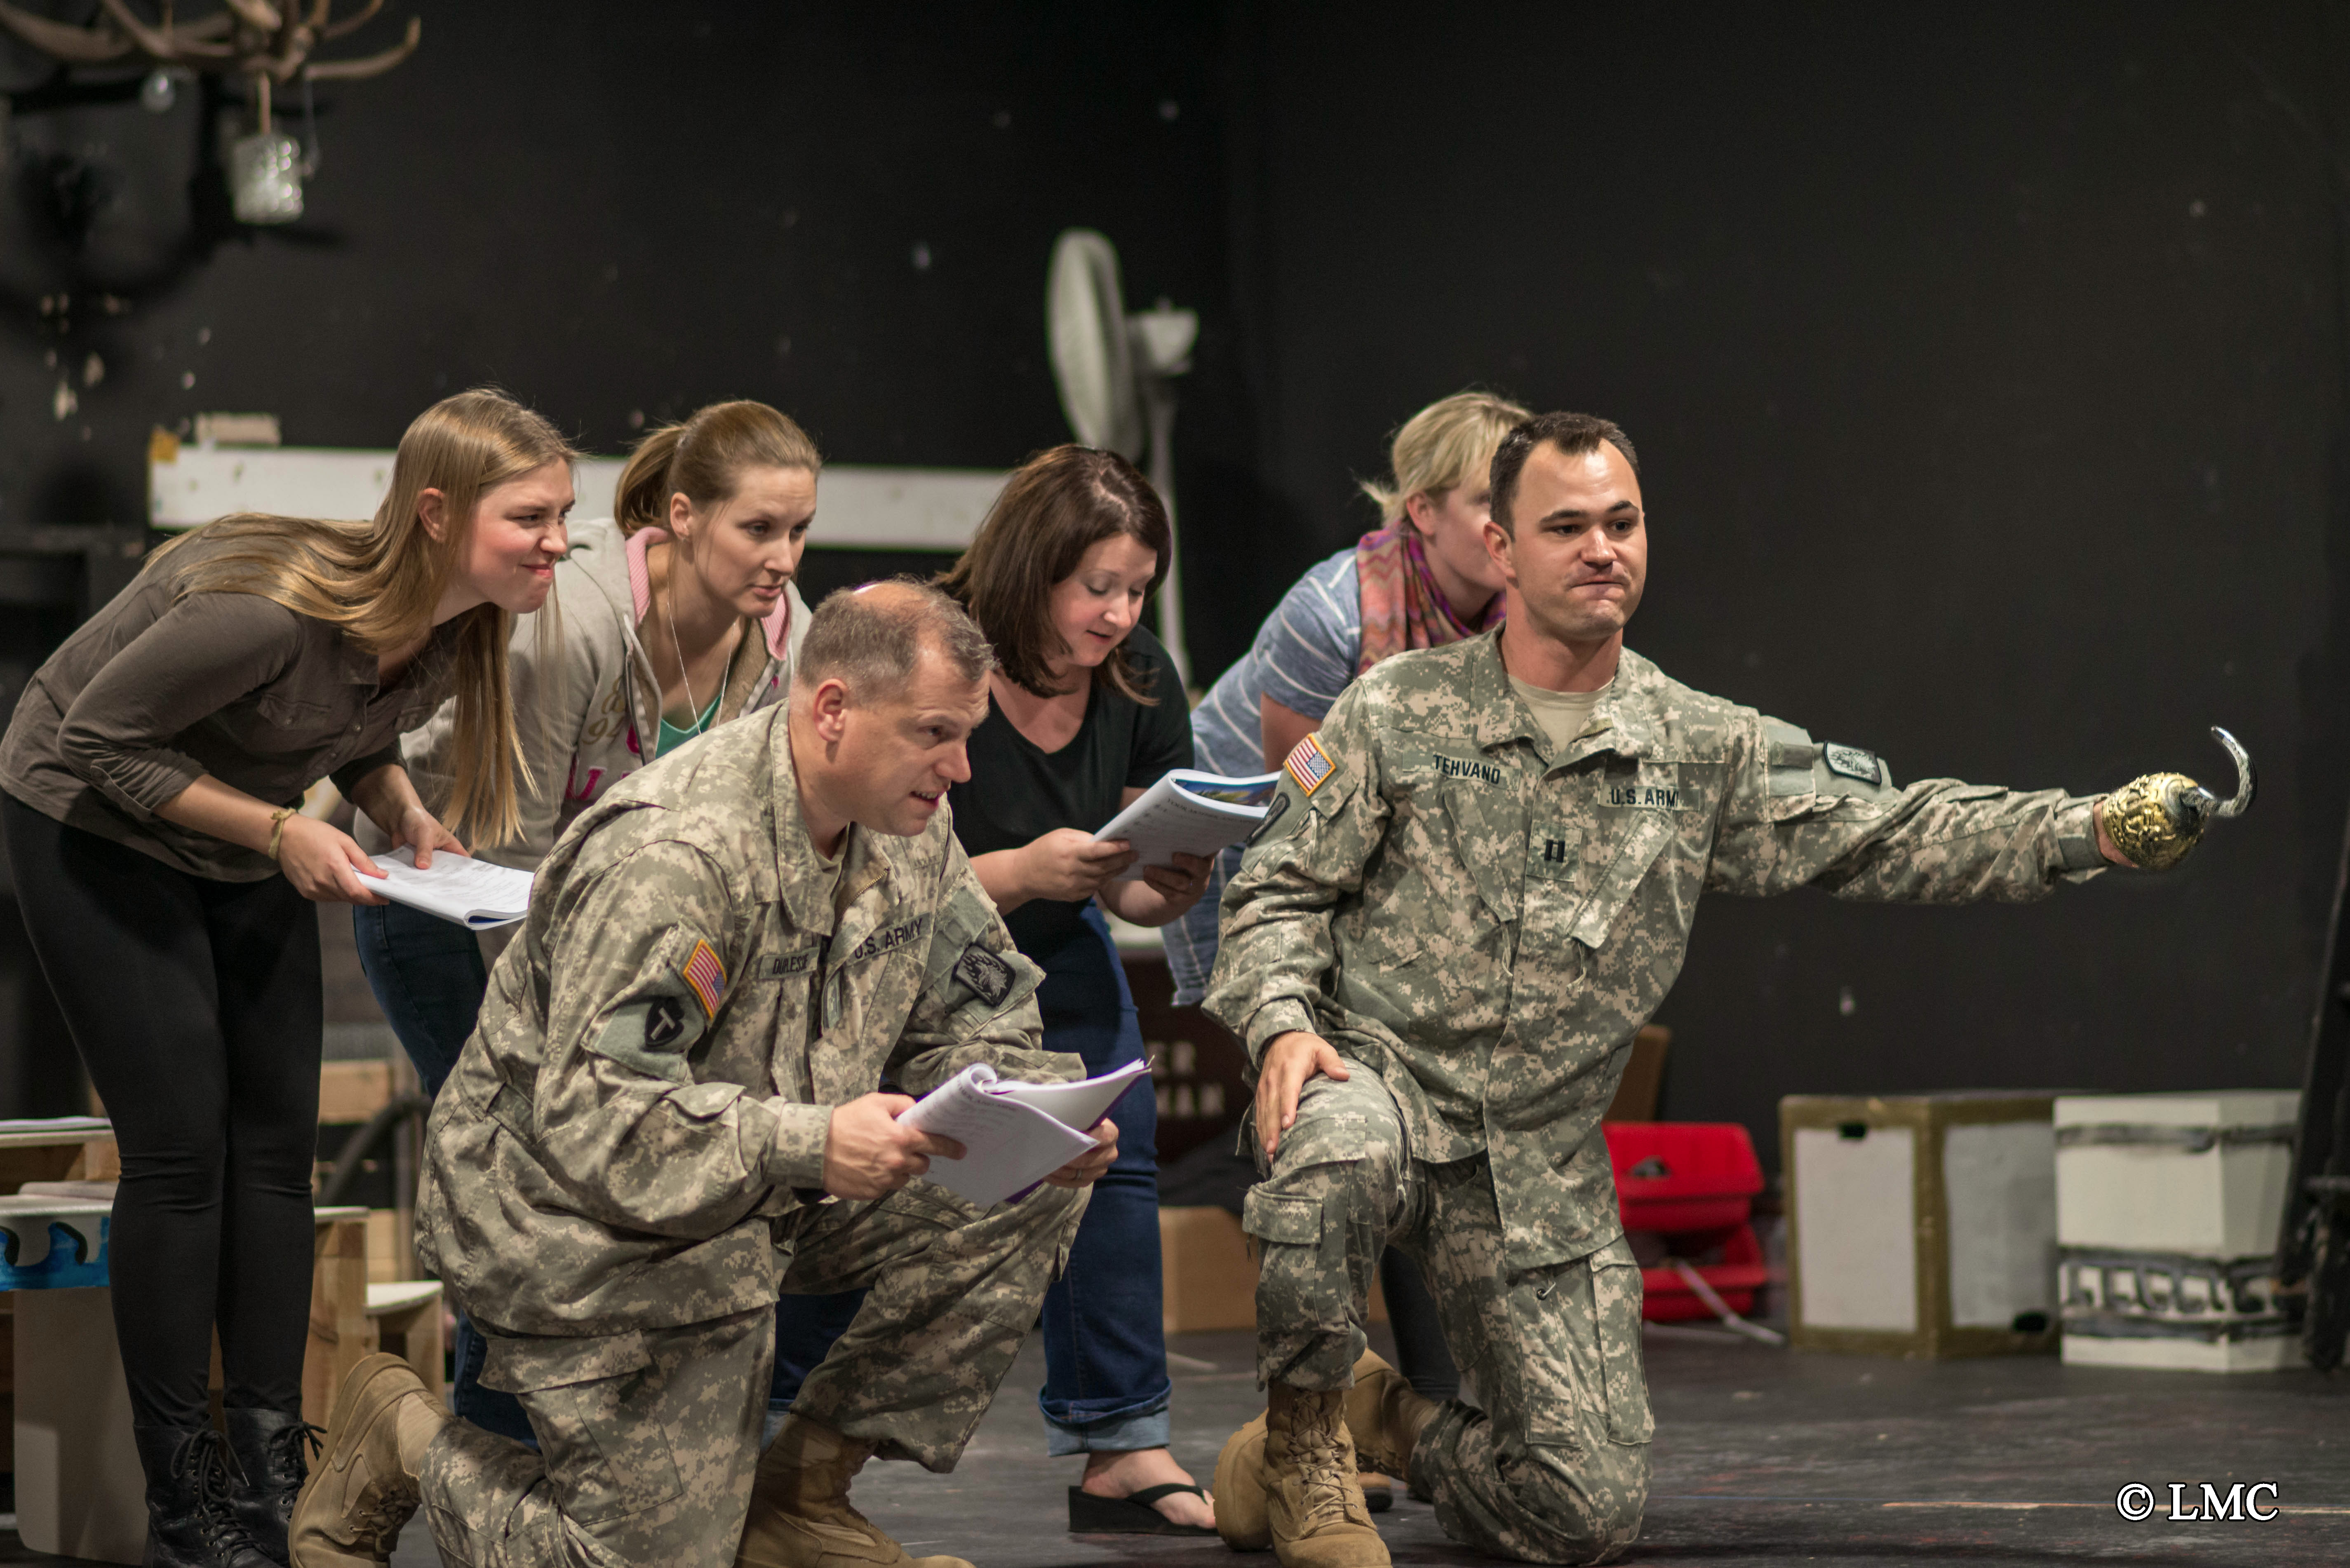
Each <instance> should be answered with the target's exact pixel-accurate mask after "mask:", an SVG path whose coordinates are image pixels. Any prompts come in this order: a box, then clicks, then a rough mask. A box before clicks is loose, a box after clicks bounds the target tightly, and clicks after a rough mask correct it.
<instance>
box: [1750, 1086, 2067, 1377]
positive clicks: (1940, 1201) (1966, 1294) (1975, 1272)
mask: <svg viewBox="0 0 2350 1568" xmlns="http://www.w3.org/2000/svg"><path fill="white" fill-rule="evenodd" d="M2051 1100H2052V1096H2050V1095H2049V1094H2048V1093H2046V1092H2044V1091H2040V1092H2033V1091H2022V1092H2010V1091H1999V1090H1988V1091H1976V1092H1962V1093H1953V1094H1939V1095H1894V1096H1873V1097H1867V1098H1846V1097H1829V1096H1807V1095H1793V1096H1788V1097H1787V1098H1785V1099H1783V1100H1781V1101H1780V1102H1779V1121H1780V1128H1781V1147H1782V1150H1783V1158H1785V1160H1786V1162H1787V1189H1788V1210H1789V1215H1788V1218H1789V1234H1790V1242H1789V1252H1790V1262H1791V1263H1792V1281H1791V1282H1792V1284H1793V1287H1794V1288H1793V1298H1794V1314H1793V1329H1794V1335H1793V1337H1794V1344H1795V1346H1796V1348H1798V1349H1804V1350H1840V1351H1862V1352H1867V1353H1872V1354H1877V1355H1903V1356H1929V1357H1940V1356H1951V1355H1999V1354H2005V1353H2012V1352H2016V1351H2030V1350H2046V1349H2050V1348H2053V1346H2054V1338H2055V1333H2056V1324H2055V1317H2056V1309H2057V1293H2056V1171H2055V1145H2054V1130H2053V1127H2052V1125H2051V1123H2050V1120H2049V1112H2050V1103H2051Z"/></svg>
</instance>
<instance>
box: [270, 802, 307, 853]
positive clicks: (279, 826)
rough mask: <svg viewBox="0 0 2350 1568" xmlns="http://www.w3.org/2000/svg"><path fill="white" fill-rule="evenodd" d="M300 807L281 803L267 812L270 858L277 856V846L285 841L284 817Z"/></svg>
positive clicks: (293, 813)
mask: <svg viewBox="0 0 2350 1568" xmlns="http://www.w3.org/2000/svg"><path fill="white" fill-rule="evenodd" d="M301 809H302V808H301V807H300V806H298V805H281V806H279V807H278V808H277V809H276V811H273V812H271V813H270V814H269V857H270V858H271V859H272V860H275V859H276V858H277V851H278V848H279V846H281V845H283V844H284V843H285V841H286V818H287V817H289V816H292V815H295V814H296V812H298V811H300V810H301Z"/></svg>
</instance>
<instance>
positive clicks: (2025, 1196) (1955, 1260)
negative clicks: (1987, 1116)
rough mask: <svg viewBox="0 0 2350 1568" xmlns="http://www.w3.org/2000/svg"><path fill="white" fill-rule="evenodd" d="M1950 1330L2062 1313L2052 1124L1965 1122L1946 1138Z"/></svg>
mask: <svg viewBox="0 0 2350 1568" xmlns="http://www.w3.org/2000/svg"><path fill="white" fill-rule="evenodd" d="M1942 1192H1943V1196H1944V1199H1945V1201H1946V1202H1947V1203H1948V1205H1949V1207H1950V1324H1951V1326H1952V1327H1954V1328H2001V1329H2003V1328H2010V1327H2012V1326H2013V1324H2014V1322H2015V1319H2016V1317H2017V1315H2018V1314H2022V1313H2028V1312H2038V1313H2046V1314H2049V1315H2050V1316H2051V1317H2052V1318H2053V1317H2054V1314H2055V1311H2056V1133H2055V1129H2054V1127H2051V1126H2050V1125H2049V1124H2048V1123H2046V1122H1986V1123H1960V1124H1959V1125H1957V1126H1954V1127H1950V1128H1949V1129H1948V1130H1947V1131H1946V1132H1944V1134H1943V1135H1942Z"/></svg>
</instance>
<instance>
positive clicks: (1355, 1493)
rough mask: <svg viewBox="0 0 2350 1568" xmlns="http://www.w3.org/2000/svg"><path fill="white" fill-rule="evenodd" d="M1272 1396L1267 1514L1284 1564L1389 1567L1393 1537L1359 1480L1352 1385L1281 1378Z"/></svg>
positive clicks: (1287, 1567) (1267, 1427)
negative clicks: (1350, 1411) (1376, 1518)
mask: <svg viewBox="0 0 2350 1568" xmlns="http://www.w3.org/2000/svg"><path fill="white" fill-rule="evenodd" d="M1269 1395H1270V1397H1269V1399H1268V1401H1267V1404H1266V1407H1265V1412H1264V1478H1265V1489H1264V1501H1265V1515H1266V1519H1267V1521H1268V1522H1269V1523H1270V1524H1271V1525H1272V1527H1273V1550H1274V1555H1275V1556H1277V1557H1278V1558H1280V1559H1281V1568H1388V1549H1387V1544H1386V1543H1385V1542H1382V1541H1380V1539H1379V1532H1378V1526H1377V1525H1374V1524H1373V1523H1372V1522H1371V1515H1370V1511H1369V1510H1368V1509H1367V1508H1365V1507H1364V1506H1363V1489H1362V1488H1361V1487H1360V1486H1359V1485H1357V1483H1356V1480H1355V1444H1354V1439H1353V1438H1349V1437H1348V1436H1347V1417H1346V1399H1347V1396H1346V1392H1345V1391H1344V1390H1343V1389H1336V1388H1333V1389H1330V1390H1328V1391H1326V1392H1324V1391H1321V1390H1316V1389H1310V1388H1293V1387H1291V1386H1289V1385H1288V1384H1286V1383H1275V1384H1274V1386H1273V1387H1272V1388H1271V1390H1270V1391H1269ZM1217 1501H1218V1503H1219V1511H1221V1504H1222V1496H1221V1495H1219V1497H1218V1500H1217Z"/></svg>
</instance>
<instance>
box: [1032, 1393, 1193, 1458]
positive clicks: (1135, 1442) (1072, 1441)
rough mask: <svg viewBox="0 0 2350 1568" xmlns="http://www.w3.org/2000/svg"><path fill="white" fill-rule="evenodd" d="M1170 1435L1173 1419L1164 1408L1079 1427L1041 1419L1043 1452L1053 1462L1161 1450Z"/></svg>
mask: <svg viewBox="0 0 2350 1568" xmlns="http://www.w3.org/2000/svg"><path fill="white" fill-rule="evenodd" d="M1174 1435H1175V1423H1174V1418H1173V1417H1171V1416H1170V1415H1169V1413H1168V1408H1167V1407H1166V1406H1165V1405H1161V1406H1159V1408H1157V1409H1156V1410H1145V1411H1143V1412H1142V1413H1141V1414H1139V1415H1135V1416H1113V1417H1110V1418H1109V1419H1108V1420H1107V1421H1088V1422H1087V1423H1086V1424H1085V1425H1084V1426H1082V1427H1071V1426H1064V1425H1063V1424H1062V1423H1060V1422H1058V1421H1055V1419H1053V1417H1050V1416H1047V1417H1045V1453H1046V1454H1047V1455H1049V1456H1051V1457H1052V1458H1054V1459H1059V1458H1060V1457H1061V1456H1062V1455H1064V1454H1097V1453H1098V1454H1122V1453H1127V1452H1129V1451H1131V1450H1133V1449H1163V1448H1165V1447H1166V1446H1167V1444H1168V1441H1169V1439H1170V1438H1172V1437H1173V1436H1174Z"/></svg>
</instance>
